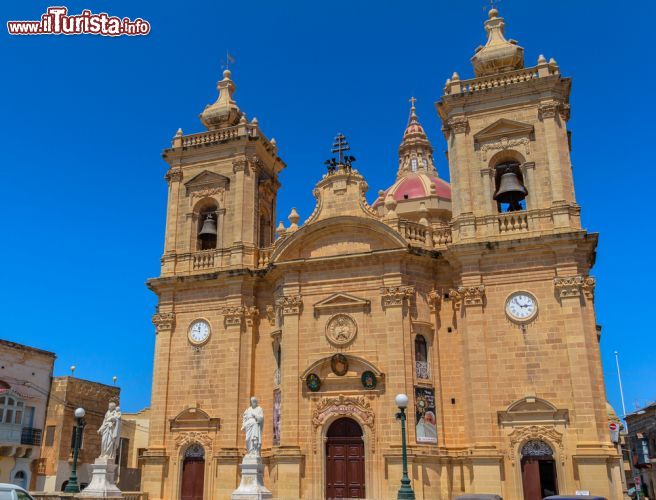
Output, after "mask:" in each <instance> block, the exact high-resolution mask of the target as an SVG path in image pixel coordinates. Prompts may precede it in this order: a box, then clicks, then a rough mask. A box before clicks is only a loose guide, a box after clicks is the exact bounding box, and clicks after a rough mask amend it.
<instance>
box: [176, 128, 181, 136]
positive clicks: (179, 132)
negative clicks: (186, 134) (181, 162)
mask: <svg viewBox="0 0 656 500" xmlns="http://www.w3.org/2000/svg"><path fill="white" fill-rule="evenodd" d="M181 135H182V128H179V129H178V131H177V132H176V133H175V136H176V137H180V136H181Z"/></svg>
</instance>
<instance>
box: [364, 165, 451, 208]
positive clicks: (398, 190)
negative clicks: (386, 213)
mask: <svg viewBox="0 0 656 500" xmlns="http://www.w3.org/2000/svg"><path fill="white" fill-rule="evenodd" d="M388 194H391V195H392V197H393V198H394V200H396V201H397V202H399V203H403V202H404V201H410V200H418V199H422V198H429V197H437V198H441V199H443V200H445V201H451V186H449V183H448V182H446V181H444V180H442V179H440V178H439V177H437V176H436V175H430V174H427V173H425V172H415V173H411V174H406V175H404V176H403V177H400V178H399V179H397V180H396V182H395V183H394V184H392V186H391V187H390V188H388V189H387V190H386V191H383V192H382V193H381V194H380V195H379V196H378V198H377V199H376V201H375V202H374V204H373V206H374V208H376V207H378V206H380V205H382V204H383V203H384V201H385V198H386V197H387V195H388Z"/></svg>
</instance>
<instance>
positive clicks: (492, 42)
mask: <svg viewBox="0 0 656 500" xmlns="http://www.w3.org/2000/svg"><path fill="white" fill-rule="evenodd" d="M485 31H487V35H488V38H487V43H486V44H485V46H484V47H483V48H481V49H477V50H476V53H475V54H474V56H473V57H472V58H471V61H472V65H473V66H474V74H475V75H476V77H481V76H489V75H496V74H499V73H504V72H506V71H513V70H516V69H522V68H523V67H524V49H523V48H522V47H520V46H519V45H517V43H516V42H515V41H514V40H506V37H505V34H504V32H505V23H504V20H503V17H499V11H498V10H497V9H496V8H492V9H490V12H489V14H488V20H487V21H485Z"/></svg>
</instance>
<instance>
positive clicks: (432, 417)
mask: <svg viewBox="0 0 656 500" xmlns="http://www.w3.org/2000/svg"><path fill="white" fill-rule="evenodd" d="M415 417H416V419H417V420H416V421H417V427H416V434H417V442H418V443H437V414H436V412H435V390H434V389H429V388H426V387H415Z"/></svg>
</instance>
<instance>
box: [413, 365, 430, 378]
mask: <svg viewBox="0 0 656 500" xmlns="http://www.w3.org/2000/svg"><path fill="white" fill-rule="evenodd" d="M415 372H416V374H417V378H418V379H421V380H428V379H430V367H429V366H428V361H415Z"/></svg>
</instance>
